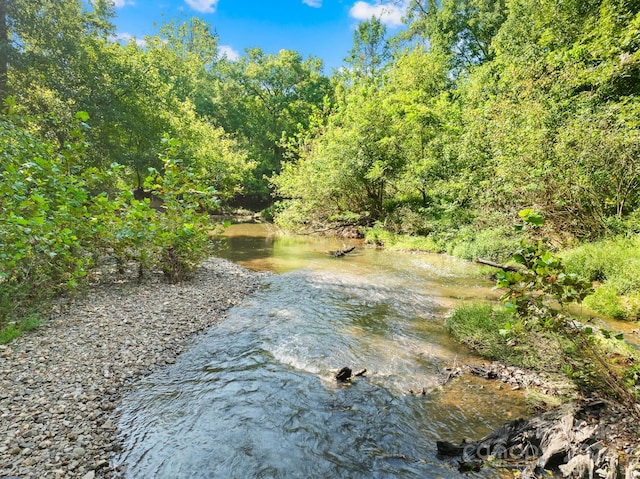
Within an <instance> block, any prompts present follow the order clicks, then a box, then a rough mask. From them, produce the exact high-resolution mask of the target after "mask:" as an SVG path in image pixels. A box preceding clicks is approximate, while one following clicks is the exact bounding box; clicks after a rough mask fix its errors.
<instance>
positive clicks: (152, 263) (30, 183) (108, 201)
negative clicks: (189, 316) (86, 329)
mask: <svg viewBox="0 0 640 479" xmlns="http://www.w3.org/2000/svg"><path fill="white" fill-rule="evenodd" d="M87 118H88V117H87V115H86V113H79V114H78V115H77V124H76V125H75V130H74V133H73V135H72V136H73V137H74V138H75V143H73V144H67V145H65V146H64V148H62V149H61V150H59V149H57V148H56V147H55V146H54V145H53V144H51V143H50V142H47V141H45V140H43V139H41V138H39V137H38V136H37V135H35V134H33V133H32V129H34V127H33V126H32V125H31V124H30V123H29V122H32V121H33V120H31V119H23V118H18V117H15V116H14V115H12V114H11V113H10V112H9V113H8V114H6V115H4V116H1V117H0V332H1V331H4V332H3V333H2V336H0V340H10V339H11V338H13V337H15V336H16V335H17V334H19V332H20V331H25V330H28V329H30V328H31V327H32V326H33V324H34V323H33V321H25V320H24V319H22V318H24V317H26V316H28V315H31V314H37V310H38V308H39V307H41V306H43V305H45V304H47V301H48V300H50V299H51V298H52V297H53V296H55V295H56V294H59V293H60V292H62V291H66V290H70V289H75V288H77V287H78V286H79V285H81V284H82V282H83V281H84V280H85V278H86V277H87V274H88V272H89V271H90V270H91V269H92V268H93V267H94V266H95V265H96V264H97V261H98V259H99V258H101V257H103V256H105V255H107V254H109V255H113V256H114V257H115V258H116V260H117V261H118V262H119V263H121V264H122V263H125V262H128V261H131V260H134V261H136V262H138V264H139V266H140V269H139V271H140V273H142V271H143V269H144V268H158V269H161V270H162V271H163V272H164V273H165V275H166V277H167V279H168V280H169V281H172V282H175V281H179V280H182V279H184V278H185V276H186V275H188V273H189V272H190V271H191V270H192V269H193V268H194V267H195V266H196V265H197V263H198V262H199V261H200V260H201V259H203V258H204V257H205V256H207V255H208V254H209V249H208V245H209V234H208V233H210V232H211V231H212V230H215V229H216V225H215V224H212V223H211V221H210V215H209V213H210V212H211V211H213V210H214V209H215V208H216V207H217V205H218V200H217V198H216V195H215V193H216V192H215V190H214V189H213V188H210V187H209V188H205V187H202V186H200V184H199V178H198V177H197V176H196V175H194V174H193V173H192V172H191V171H189V169H187V168H185V167H183V165H182V163H181V161H180V160H178V159H175V158H173V154H174V153H175V151H176V148H177V145H178V143H177V141H175V140H165V142H166V145H167V154H166V155H164V156H162V157H161V160H162V161H163V170H162V172H158V171H155V170H152V171H150V173H151V175H150V176H149V178H147V180H146V186H147V187H148V188H149V189H151V190H152V192H153V193H155V194H156V195H157V196H158V197H159V198H161V199H162V201H163V211H162V212H158V211H156V210H154V209H152V208H151V206H150V203H149V200H148V199H146V200H136V199H135V198H134V197H133V194H132V193H131V191H129V190H128V189H127V187H126V185H121V186H120V188H119V190H118V191H115V192H113V191H112V192H110V193H109V194H107V193H106V192H100V189H99V186H104V185H105V184H112V185H113V184H117V183H118V182H117V181H113V179H114V178H118V176H119V175H121V173H122V168H121V167H119V166H117V165H114V166H112V167H111V169H109V170H108V171H99V170H97V169H95V168H87V167H86V166H85V165H84V164H83V152H84V149H85V148H86V147H88V145H86V143H85V142H84V137H83V135H82V127H83V126H84V121H85V120H86V119H87ZM107 180H108V181H107Z"/></svg>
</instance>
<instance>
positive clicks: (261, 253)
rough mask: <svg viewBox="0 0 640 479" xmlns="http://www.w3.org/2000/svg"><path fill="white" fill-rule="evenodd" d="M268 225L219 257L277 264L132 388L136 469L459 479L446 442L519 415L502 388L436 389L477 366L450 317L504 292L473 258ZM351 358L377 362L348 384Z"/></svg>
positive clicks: (128, 415) (128, 449) (519, 405)
mask: <svg viewBox="0 0 640 479" xmlns="http://www.w3.org/2000/svg"><path fill="white" fill-rule="evenodd" d="M269 233H270V231H269V228H268V227H267V226H265V225H234V226H232V227H231V228H230V229H229V231H228V233H227V234H228V243H229V247H228V249H226V250H224V251H223V252H222V253H221V255H222V256H225V257H228V258H229V259H232V260H233V261H237V262H239V263H241V264H243V265H245V266H246V267H248V268H252V269H256V270H270V271H273V272H275V273H276V274H274V275H270V276H267V277H266V278H265V280H264V283H263V285H262V287H261V288H260V289H259V290H258V291H257V292H256V293H255V294H253V295H252V296H251V297H250V298H249V299H248V300H247V301H246V302H245V303H244V304H242V305H240V306H237V307H235V308H233V309H232V310H231V311H230V313H229V315H228V318H227V319H226V320H225V321H224V322H223V323H221V324H220V325H218V326H215V327H214V328H213V329H211V330H210V331H209V332H208V333H207V334H205V335H203V336H202V337H199V338H198V339H197V340H196V342H195V343H194V344H193V345H192V347H191V348H190V349H189V350H188V351H187V352H185V353H184V354H182V355H181V356H180V357H179V358H178V360H177V362H176V363H175V364H174V365H171V366H169V367H167V368H165V369H162V370H160V371H158V372H156V373H154V374H152V375H151V376H149V377H147V378H144V379H143V380H141V381H140V382H139V383H138V384H137V385H136V387H135V388H134V389H133V390H132V391H131V393H130V394H128V395H127V396H126V397H125V398H124V400H123V404H122V408H121V414H122V415H121V421H120V424H119V426H120V428H121V430H123V431H124V433H123V437H122V439H123V442H124V450H123V452H122V453H121V455H120V456H119V458H118V461H119V462H120V463H121V464H124V465H125V466H126V470H127V477H131V478H152V477H158V478H224V479H226V478H242V479H244V478H418V477H420V478H458V477H461V474H460V473H459V472H458V471H457V469H456V467H455V464H451V463H449V462H447V461H443V460H441V459H439V458H437V457H436V447H435V441H436V440H440V439H444V440H450V441H454V442H458V441H460V440H462V439H463V438H465V437H469V438H475V439H477V438H479V437H481V436H482V435H484V434H485V433H487V432H488V431H489V430H491V429H493V428H494V427H497V426H498V425H500V424H502V423H503V422H505V421H508V420H510V419H512V418H515V417H518V416H520V415H523V414H524V413H525V411H524V404H523V402H524V401H523V398H522V395H521V394H519V393H517V392H512V391H510V390H509V391H506V390H504V389H499V386H498V385H497V384H494V383H492V382H488V381H484V380H481V379H476V378H473V377H466V376H465V377H463V378H458V379H455V380H453V381H452V382H451V383H449V384H448V385H447V386H445V387H442V386H440V385H439V383H440V381H441V378H442V375H441V371H442V370H443V368H445V367H447V366H452V365H455V364H456V363H457V364H462V363H465V362H467V361H470V360H473V358H472V357H471V356H470V355H469V353H468V352H467V351H466V350H465V349H464V348H463V347H461V346H460V345H458V344H456V343H455V342H453V341H452V340H451V339H450V338H449V336H448V334H447V333H446V330H445V329H444V325H443V324H444V318H445V316H446V314H447V312H448V311H450V309H451V307H452V306H455V305H456V304H460V303H461V302H464V301H467V302H471V301H484V300H486V299H487V298H490V297H494V296H495V294H494V292H492V291H491V284H490V283H489V282H487V281H484V280H482V279H478V278H476V277H474V272H475V267H474V265H472V264H468V263H465V262H461V261H457V260H454V259H451V258H448V257H445V256H439V255H413V254H406V253H393V252H381V251H376V250H373V249H367V248H364V247H358V248H356V250H355V251H354V252H353V253H350V254H348V255H347V256H345V257H343V258H333V257H331V256H330V255H328V254H327V251H329V250H336V249H342V248H344V247H345V246H349V245H350V244H351V243H347V244H346V245H344V244H343V243H342V241H338V240H332V239H326V238H324V239H322V238H312V237H302V238H300V237H296V238H291V237H278V236H274V235H270V234H269ZM354 244H355V243H354ZM343 366H349V367H351V368H352V369H354V370H356V369H361V368H366V369H367V371H368V372H367V374H366V376H365V377H359V378H357V379H356V380H354V381H352V382H351V383H350V384H338V383H336V381H335V379H334V378H333V375H334V374H335V372H336V370H338V369H340V368H341V367H343ZM496 475H497V473H496V471H495V470H491V469H490V468H485V469H483V470H482V471H480V472H478V473H473V474H472V475H471V476H467V477H486V478H492V477H496Z"/></svg>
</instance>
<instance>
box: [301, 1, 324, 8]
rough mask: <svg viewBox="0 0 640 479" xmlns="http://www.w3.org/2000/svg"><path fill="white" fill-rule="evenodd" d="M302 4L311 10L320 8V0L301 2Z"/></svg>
mask: <svg viewBox="0 0 640 479" xmlns="http://www.w3.org/2000/svg"><path fill="white" fill-rule="evenodd" d="M302 3H304V4H305V5H309V6H310V7H313V8H320V7H321V6H322V0H302Z"/></svg>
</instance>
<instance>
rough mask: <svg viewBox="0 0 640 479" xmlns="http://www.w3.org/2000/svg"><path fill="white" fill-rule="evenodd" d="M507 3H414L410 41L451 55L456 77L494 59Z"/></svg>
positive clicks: (451, 0)
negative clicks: (421, 40) (494, 43)
mask: <svg viewBox="0 0 640 479" xmlns="http://www.w3.org/2000/svg"><path fill="white" fill-rule="evenodd" d="M505 4H506V0H441V1H439V0H412V1H411V2H410V4H409V8H408V11H407V20H408V23H409V30H408V33H409V36H410V37H415V36H419V37H423V38H427V39H428V41H429V44H430V45H431V47H432V48H434V49H442V50H443V51H445V52H447V53H448V54H450V55H451V59H452V68H453V71H454V72H455V73H457V74H460V73H464V72H467V71H469V69H471V68H472V67H473V66H475V65H479V64H481V63H484V62H486V61H488V60H491V59H492V58H493V51H492V41H493V37H494V36H495V35H496V34H497V33H498V31H499V29H500V26H501V25H502V23H503V22H504V21H505V19H506V17H507V9H506V5H505Z"/></svg>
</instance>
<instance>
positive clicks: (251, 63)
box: [214, 49, 331, 206]
mask: <svg viewBox="0 0 640 479" xmlns="http://www.w3.org/2000/svg"><path fill="white" fill-rule="evenodd" d="M218 74H219V78H218V82H217V87H216V96H215V107H214V110H215V115H214V116H215V118H216V120H217V121H218V122H219V124H220V125H221V126H222V127H223V128H224V129H225V130H226V131H228V132H232V133H235V134H236V135H238V137H239V138H240V141H241V145H242V146H243V147H244V148H246V149H247V151H248V152H249V157H250V158H251V159H252V160H255V161H256V162H257V164H258V167H257V169H256V171H255V174H254V177H253V179H252V181H251V182H249V183H248V184H247V185H246V193H245V196H246V197H247V199H248V200H249V201H250V202H255V203H256V204H257V205H263V206H264V205H265V204H267V203H268V202H269V201H270V200H269V198H270V191H269V187H268V183H267V182H266V180H265V177H269V176H271V175H273V174H274V173H277V172H279V171H280V168H281V165H282V163H283V160H284V159H285V158H284V149H283V147H282V146H281V144H280V142H281V139H282V137H283V134H285V133H286V134H289V135H291V134H293V133H294V132H295V131H296V130H297V129H298V125H302V127H303V128H304V127H306V126H307V125H308V124H309V118H310V116H311V114H312V113H313V111H314V110H315V109H317V108H321V107H322V105H323V101H324V98H325V96H327V95H329V94H330V92H331V91H330V84H329V80H328V78H327V77H325V76H324V75H323V74H322V62H321V61H320V60H318V59H317V58H308V59H306V60H303V58H302V57H301V56H300V54H299V53H297V52H295V51H290V50H281V51H280V52H278V54H277V55H273V54H265V53H264V52H263V51H262V50H260V49H251V50H248V51H247V52H246V56H245V57H243V58H241V59H240V60H239V61H237V62H230V61H226V60H223V61H221V65H220V67H219V68H218Z"/></svg>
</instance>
